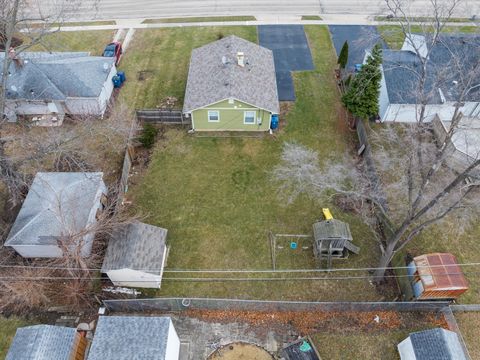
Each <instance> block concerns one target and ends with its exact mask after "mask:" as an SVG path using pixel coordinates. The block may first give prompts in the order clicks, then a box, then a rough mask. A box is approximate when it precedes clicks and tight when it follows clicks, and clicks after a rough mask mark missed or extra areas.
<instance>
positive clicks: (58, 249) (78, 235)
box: [5, 172, 107, 258]
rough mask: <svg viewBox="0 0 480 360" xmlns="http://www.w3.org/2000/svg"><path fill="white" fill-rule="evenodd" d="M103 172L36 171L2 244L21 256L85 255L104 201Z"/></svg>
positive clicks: (105, 189) (90, 244) (93, 235)
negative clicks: (67, 253)
mask: <svg viewBox="0 0 480 360" xmlns="http://www.w3.org/2000/svg"><path fill="white" fill-rule="evenodd" d="M106 194H107V188H106V186H105V183H104V182H103V173H101V172H96V173H87V172H72V173H65V172H58V173H55V172H50V173H37V175H36V176H35V179H34V180H33V183H32V186H31V187H30V190H29V192H28V195H27V197H26V199H25V201H24V202H23V205H22V208H21V209H20V212H19V213H18V216H17V218H16V220H15V223H14V224H13V226H12V229H11V230H10V233H9V234H8V237H7V240H6V241H5V246H8V247H11V248H13V249H14V250H15V251H16V252H17V253H19V254H20V255H21V256H23V257H25V258H40V257H43V258H56V257H62V256H63V254H64V252H65V251H80V254H81V256H83V257H88V256H89V255H90V253H91V250H92V244H93V240H94V237H95V224H96V222H97V217H98V215H99V212H101V211H102V209H103V207H104V205H105V201H106Z"/></svg>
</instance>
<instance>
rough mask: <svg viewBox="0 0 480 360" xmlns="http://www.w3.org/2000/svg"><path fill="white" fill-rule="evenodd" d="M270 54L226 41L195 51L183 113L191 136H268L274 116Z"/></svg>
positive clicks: (275, 96)
mask: <svg viewBox="0 0 480 360" xmlns="http://www.w3.org/2000/svg"><path fill="white" fill-rule="evenodd" d="M279 109H280V105H279V102H278V93H277V82H276V78H275V64H274V61H273V53H272V51H271V50H269V49H266V48H264V47H261V46H259V45H257V44H254V43H252V42H250V41H247V40H244V39H241V38H239V37H236V36H233V35H232V36H229V37H226V38H223V39H221V40H218V41H215V42H213V43H211V44H208V45H205V46H203V47H200V48H198V49H195V50H193V52H192V58H191V61H190V70H189V73H188V81H187V88H186V94H185V101H184V106H183V112H184V114H185V116H187V117H188V116H189V117H191V121H192V128H193V130H195V131H268V130H269V129H270V124H271V118H272V115H278V113H279V111H280V110H279Z"/></svg>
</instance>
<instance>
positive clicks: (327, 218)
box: [322, 208, 333, 220]
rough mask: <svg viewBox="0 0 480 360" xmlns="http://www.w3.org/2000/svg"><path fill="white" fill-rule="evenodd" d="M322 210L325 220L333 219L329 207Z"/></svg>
mask: <svg viewBox="0 0 480 360" xmlns="http://www.w3.org/2000/svg"><path fill="white" fill-rule="evenodd" d="M322 211H323V216H325V219H326V220H332V219H333V216H332V213H331V212H330V209H327V208H323V209H322Z"/></svg>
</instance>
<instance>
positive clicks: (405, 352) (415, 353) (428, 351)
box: [398, 328, 467, 360]
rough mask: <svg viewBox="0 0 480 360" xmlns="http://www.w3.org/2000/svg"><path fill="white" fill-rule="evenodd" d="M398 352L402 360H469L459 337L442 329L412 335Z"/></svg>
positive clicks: (401, 345)
mask: <svg viewBox="0 0 480 360" xmlns="http://www.w3.org/2000/svg"><path fill="white" fill-rule="evenodd" d="M398 352H399V353H400V359H401V360H467V356H466V355H465V352H464V350H463V347H462V345H461V343H460V340H459V338H458V335H457V334H456V333H454V332H453V331H450V330H445V329H441V328H436V329H432V330H426V331H420V332H416V333H412V334H410V336H409V337H408V338H406V339H405V340H403V341H402V342H401V343H400V344H398Z"/></svg>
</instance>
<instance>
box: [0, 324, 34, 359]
mask: <svg viewBox="0 0 480 360" xmlns="http://www.w3.org/2000/svg"><path fill="white" fill-rule="evenodd" d="M27 325H31V323H30V322H28V321H26V320H23V319H20V318H17V317H10V318H8V319H6V318H4V317H1V316H0V359H5V357H6V356H7V352H8V349H9V348H10V343H11V342H12V340H13V337H14V336H15V332H16V331H17V328H19V327H22V326H27Z"/></svg>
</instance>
